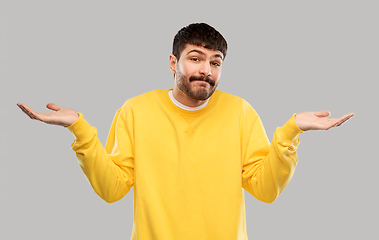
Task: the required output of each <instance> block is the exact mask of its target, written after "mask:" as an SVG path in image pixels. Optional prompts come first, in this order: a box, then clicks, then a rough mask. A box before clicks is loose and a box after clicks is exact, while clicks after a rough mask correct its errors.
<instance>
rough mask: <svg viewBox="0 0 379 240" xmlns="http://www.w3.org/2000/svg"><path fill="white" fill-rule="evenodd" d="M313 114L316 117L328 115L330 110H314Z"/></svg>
mask: <svg viewBox="0 0 379 240" xmlns="http://www.w3.org/2000/svg"><path fill="white" fill-rule="evenodd" d="M314 115H315V116H316V117H328V116H330V112H329V111H325V110H324V111H319V112H315V113H314Z"/></svg>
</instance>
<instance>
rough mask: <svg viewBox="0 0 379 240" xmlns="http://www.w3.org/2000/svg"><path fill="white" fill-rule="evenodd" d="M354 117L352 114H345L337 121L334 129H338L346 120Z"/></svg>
mask: <svg viewBox="0 0 379 240" xmlns="http://www.w3.org/2000/svg"><path fill="white" fill-rule="evenodd" d="M353 116H354V113H349V114H346V115H344V116H342V117H341V118H340V119H339V121H338V122H337V124H336V127H339V126H341V125H342V124H343V123H345V122H346V121H347V120H349V119H350V118H352V117H353Z"/></svg>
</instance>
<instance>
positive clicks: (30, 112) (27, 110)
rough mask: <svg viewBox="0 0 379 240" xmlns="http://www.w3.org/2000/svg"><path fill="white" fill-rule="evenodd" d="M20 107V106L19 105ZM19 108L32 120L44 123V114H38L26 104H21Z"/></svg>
mask: <svg viewBox="0 0 379 240" xmlns="http://www.w3.org/2000/svg"><path fill="white" fill-rule="evenodd" d="M17 105H18V104H17ZM19 107H20V108H21V110H22V111H23V112H24V113H26V114H27V115H28V116H29V117H30V118H31V119H34V120H39V121H42V122H43V121H44V120H43V119H42V117H43V116H42V114H41V113H37V112H35V111H34V110H33V109H31V108H30V107H28V106H27V105H26V104H23V103H21V104H20V105H19Z"/></svg>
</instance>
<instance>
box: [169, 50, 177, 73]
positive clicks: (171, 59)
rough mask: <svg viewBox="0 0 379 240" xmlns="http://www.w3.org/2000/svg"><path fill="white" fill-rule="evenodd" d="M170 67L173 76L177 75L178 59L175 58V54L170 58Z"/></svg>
mask: <svg viewBox="0 0 379 240" xmlns="http://www.w3.org/2000/svg"><path fill="white" fill-rule="evenodd" d="M169 65H170V69H171V72H172V73H173V74H176V70H175V69H176V57H175V56H174V54H170V57H169Z"/></svg>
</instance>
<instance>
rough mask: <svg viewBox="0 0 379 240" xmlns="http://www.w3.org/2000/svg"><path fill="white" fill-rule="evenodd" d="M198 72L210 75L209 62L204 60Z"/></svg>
mask: <svg viewBox="0 0 379 240" xmlns="http://www.w3.org/2000/svg"><path fill="white" fill-rule="evenodd" d="M200 74H201V75H204V76H211V75H212V71H211V64H210V63H209V62H208V61H205V62H204V63H203V64H202V66H201V68H200Z"/></svg>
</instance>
